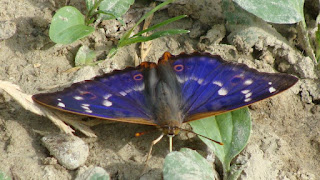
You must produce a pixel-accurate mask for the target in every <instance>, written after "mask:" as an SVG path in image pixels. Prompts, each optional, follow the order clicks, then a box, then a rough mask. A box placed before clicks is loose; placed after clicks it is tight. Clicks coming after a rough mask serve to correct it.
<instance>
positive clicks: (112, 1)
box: [99, 0, 134, 20]
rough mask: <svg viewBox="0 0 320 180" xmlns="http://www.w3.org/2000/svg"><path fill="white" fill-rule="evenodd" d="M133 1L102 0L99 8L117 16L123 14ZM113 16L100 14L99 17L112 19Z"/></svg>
mask: <svg viewBox="0 0 320 180" xmlns="http://www.w3.org/2000/svg"><path fill="white" fill-rule="evenodd" d="M133 3H134V0H104V1H102V2H101V4H100V6H99V10H101V11H104V12H107V13H110V14H113V15H114V16H115V17H117V18H118V17H121V16H122V15H124V14H125V13H126V12H127V11H128V9H129V8H130V6H131V5H132V4H133ZM114 16H110V15H106V14H101V18H102V19H104V20H108V19H114Z"/></svg>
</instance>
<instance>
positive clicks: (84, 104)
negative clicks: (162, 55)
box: [33, 67, 155, 125]
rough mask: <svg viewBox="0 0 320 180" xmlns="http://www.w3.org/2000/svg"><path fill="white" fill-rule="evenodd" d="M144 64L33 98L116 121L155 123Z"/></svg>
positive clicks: (63, 108)
mask: <svg viewBox="0 0 320 180" xmlns="http://www.w3.org/2000/svg"><path fill="white" fill-rule="evenodd" d="M141 71H142V69H141V67H137V68H128V69H126V70H123V71H114V72H112V73H109V74H105V75H103V76H99V77H96V78H94V79H93V80H89V81H83V82H79V83H75V84H73V85H72V86H70V87H69V88H66V89H64V90H63V91H60V92H55V93H44V94H37V95H34V96H33V99H34V100H35V101H36V102H38V103H40V104H42V105H46V106H49V107H52V108H55V109H59V110H63V111H68V112H71V113H76V114H81V115H87V116H92V117H98V118H105V119H111V120H116V121H123V122H130V123H139V124H149V125H155V123H154V121H153V119H152V118H151V117H152V114H151V112H150V111H149V108H148V106H147V105H146V100H145V96H144V88H145V87H144V81H143V79H144V77H143V75H142V72H141Z"/></svg>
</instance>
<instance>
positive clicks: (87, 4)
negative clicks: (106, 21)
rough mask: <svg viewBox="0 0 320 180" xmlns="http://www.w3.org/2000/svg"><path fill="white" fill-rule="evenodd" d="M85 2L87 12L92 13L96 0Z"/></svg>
mask: <svg viewBox="0 0 320 180" xmlns="http://www.w3.org/2000/svg"><path fill="white" fill-rule="evenodd" d="M85 2H86V7H87V11H90V10H91V9H92V8H93V6H94V2H95V0H85Z"/></svg>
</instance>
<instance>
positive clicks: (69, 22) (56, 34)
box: [49, 6, 94, 44]
mask: <svg viewBox="0 0 320 180" xmlns="http://www.w3.org/2000/svg"><path fill="white" fill-rule="evenodd" d="M93 31H94V28H93V27H91V26H86V25H85V20H84V17H83V15H82V14H81V13H80V11H79V10H77V9H76V8H74V7H72V6H65V7H63V8H61V9H59V10H58V11H57V13H56V14H55V15H54V16H53V18H52V21H51V26H50V29H49V36H50V39H51V40H52V41H53V42H55V43H58V44H70V43H72V42H74V41H76V40H78V39H81V38H83V37H85V36H88V35H89V34H91V33H92V32H93Z"/></svg>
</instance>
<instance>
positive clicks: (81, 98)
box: [73, 96, 83, 100]
mask: <svg viewBox="0 0 320 180" xmlns="http://www.w3.org/2000/svg"><path fill="white" fill-rule="evenodd" d="M73 98H74V99H75V100H83V97H81V96H73Z"/></svg>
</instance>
